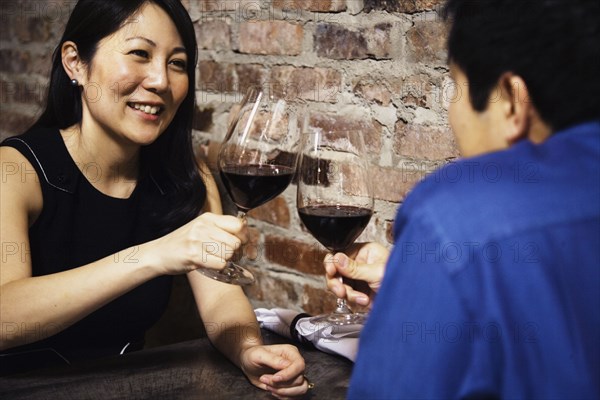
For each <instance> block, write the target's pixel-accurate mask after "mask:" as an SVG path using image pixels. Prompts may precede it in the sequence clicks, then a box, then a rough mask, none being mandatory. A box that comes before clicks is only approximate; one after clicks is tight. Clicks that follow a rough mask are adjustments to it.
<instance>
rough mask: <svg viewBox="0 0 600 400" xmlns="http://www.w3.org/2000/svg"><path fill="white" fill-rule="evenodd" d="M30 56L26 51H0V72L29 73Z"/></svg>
mask: <svg viewBox="0 0 600 400" xmlns="http://www.w3.org/2000/svg"><path fill="white" fill-rule="evenodd" d="M30 65H31V55H30V54H29V52H28V51H19V50H15V49H0V71H2V72H13V73H23V72H27V71H30Z"/></svg>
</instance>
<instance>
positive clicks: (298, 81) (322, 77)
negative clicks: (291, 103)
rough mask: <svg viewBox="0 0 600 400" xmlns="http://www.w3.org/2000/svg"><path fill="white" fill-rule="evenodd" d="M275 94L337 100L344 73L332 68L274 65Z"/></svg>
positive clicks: (272, 80)
mask: <svg viewBox="0 0 600 400" xmlns="http://www.w3.org/2000/svg"><path fill="white" fill-rule="evenodd" d="M271 82H273V85H274V86H273V89H274V92H275V93H274V94H275V95H276V96H279V97H283V96H284V93H285V97H286V98H288V99H289V98H292V99H293V98H300V99H303V100H311V101H318V102H329V103H335V102H337V97H338V94H339V93H340V92H341V90H342V89H341V88H342V74H341V72H340V71H337V70H334V69H331V68H296V67H291V66H282V67H273V69H272V71H271Z"/></svg>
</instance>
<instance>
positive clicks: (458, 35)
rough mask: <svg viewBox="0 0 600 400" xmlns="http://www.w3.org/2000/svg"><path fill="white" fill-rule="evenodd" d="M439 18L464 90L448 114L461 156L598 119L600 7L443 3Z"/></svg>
mask: <svg viewBox="0 0 600 400" xmlns="http://www.w3.org/2000/svg"><path fill="white" fill-rule="evenodd" d="M444 11H445V12H444V15H445V16H446V17H447V18H448V19H449V20H450V22H451V27H450V32H449V38H448V60H449V63H450V65H451V73H452V75H453V78H455V79H456V80H457V81H458V80H460V79H463V80H464V82H463V83H464V84H466V85H468V98H467V99H459V100H458V102H457V104H452V105H451V109H450V120H451V124H452V126H453V129H454V131H455V134H456V135H457V139H458V141H459V145H460V147H461V151H462V152H463V155H467V156H468V155H474V154H478V153H481V152H486V151H493V150H499V149H501V148H503V147H506V146H508V145H510V144H511V143H513V142H515V141H517V140H519V139H521V138H523V137H529V138H530V139H533V140H534V141H535V140H536V139H537V140H539V141H541V140H543V139H544V137H545V136H547V134H548V133H551V132H554V131H557V130H560V129H563V128H566V127H568V126H570V125H573V124H576V123H579V122H583V121H589V120H592V119H598V118H600V101H599V99H600V72H599V71H600V46H599V45H598V43H600V2H598V1H597V0H448V2H447V4H446V8H445V10H444ZM457 83H459V82H457ZM461 89H463V90H462V94H463V97H467V96H466V93H467V88H466V87H464V86H461ZM461 100H462V101H463V104H460V103H461ZM467 100H468V101H467ZM465 102H466V103H465ZM469 107H470V110H467V111H472V113H473V116H474V117H476V118H477V119H478V120H477V121H475V123H470V122H469V121H468V120H465V114H468V112H466V113H465V109H467V108H469ZM467 117H468V115H467ZM457 120H458V121H457ZM477 125H480V126H479V128H475V127H476V126H477ZM465 127H471V129H480V130H481V129H483V130H485V132H477V133H478V134H479V133H481V134H483V135H484V137H483V138H476V139H474V138H473V137H471V136H470V135H467V134H466V133H465V131H464V129H465ZM461 136H462V139H461ZM468 139H471V140H472V141H473V139H474V143H465V140H468Z"/></svg>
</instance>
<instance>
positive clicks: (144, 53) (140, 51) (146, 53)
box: [129, 50, 148, 58]
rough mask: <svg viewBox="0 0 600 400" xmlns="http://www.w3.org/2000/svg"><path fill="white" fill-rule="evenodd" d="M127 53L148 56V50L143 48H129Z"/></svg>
mask: <svg viewBox="0 0 600 400" xmlns="http://www.w3.org/2000/svg"><path fill="white" fill-rule="evenodd" d="M129 54H133V55H135V56H138V57H143V58H148V52H147V51H145V50H131V51H130V52H129Z"/></svg>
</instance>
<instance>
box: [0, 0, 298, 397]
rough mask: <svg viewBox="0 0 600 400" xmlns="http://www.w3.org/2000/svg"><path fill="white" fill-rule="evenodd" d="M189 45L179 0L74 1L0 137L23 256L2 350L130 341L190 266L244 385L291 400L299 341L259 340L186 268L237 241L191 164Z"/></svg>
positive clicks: (237, 312) (233, 295)
mask: <svg viewBox="0 0 600 400" xmlns="http://www.w3.org/2000/svg"><path fill="white" fill-rule="evenodd" d="M196 51H197V50H196V41H195V33H194V28H193V25H192V22H191V20H190V18H189V16H188V14H187V12H186V10H185V9H184V8H183V7H182V5H181V4H180V2H179V1H178V0H152V1H145V0H137V1H127V2H122V1H119V0H111V1H108V0H105V1H93V0H81V1H79V3H78V4H77V6H76V7H75V8H74V10H73V13H72V15H71V17H70V19H69V21H68V23H67V27H66V29H65V33H64V35H63V38H62V39H61V41H60V45H59V47H58V48H57V50H56V52H55V56H54V61H53V66H52V72H51V81H50V87H49V96H48V103H47V107H46V110H45V112H44V113H43V115H42V116H41V118H40V119H39V120H38V122H37V123H36V124H35V125H34V126H33V127H32V128H31V129H30V130H29V131H28V132H26V133H25V134H23V135H21V136H17V137H14V138H9V139H7V140H6V141H5V142H4V143H2V147H1V148H0V151H1V153H0V155H1V157H2V162H3V163H9V164H10V165H12V166H14V167H15V168H16V170H15V171H17V170H18V173H15V174H13V175H10V176H8V177H7V179H6V180H4V182H3V183H2V190H1V193H2V198H1V201H0V204H1V206H0V207H1V209H0V215H1V229H2V238H3V242H5V243H15V244H16V243H18V244H19V245H18V247H19V248H21V249H23V250H24V251H25V253H26V256H24V257H20V256H13V255H11V256H8V255H6V257H4V256H3V257H2V264H1V274H0V285H1V286H0V291H1V293H2V302H1V304H0V307H1V308H0V316H1V319H2V320H1V323H2V330H3V332H1V333H2V335H1V339H2V340H1V343H0V348H1V349H2V350H6V349H10V350H9V351H12V352H19V351H23V350H39V349H48V348H51V349H53V350H55V351H57V352H58V353H60V355H61V356H62V357H64V358H66V359H67V360H69V361H70V362H76V361H78V360H83V359H88V358H92V357H97V356H104V355H110V354H119V353H122V352H124V351H127V350H131V349H132V348H136V347H138V348H139V347H141V345H140V341H141V340H142V339H143V335H144V332H145V330H146V329H148V328H149V327H150V326H151V325H152V324H153V323H154V322H156V320H157V319H158V318H159V316H160V315H161V313H162V312H163V311H164V309H165V306H166V303H167V300H168V297H169V291H170V284H171V276H172V275H177V274H183V273H187V274H188V275H187V276H188V279H189V282H190V285H191V287H192V290H193V293H194V296H195V299H196V302H197V305H198V310H199V312H200V315H201V317H202V320H203V321H204V322H205V324H206V323H210V324H211V326H212V327H214V326H220V327H223V329H221V330H220V331H215V330H214V329H211V330H210V331H211V332H210V334H209V337H210V339H211V340H212V342H213V343H214V344H215V345H216V346H217V347H218V348H219V349H220V350H221V351H222V352H223V353H224V354H225V355H226V356H227V357H229V358H230V359H231V360H232V361H233V362H234V363H235V364H237V365H238V366H239V367H240V368H241V369H242V371H243V372H244V374H246V376H247V377H248V378H249V380H250V381H251V382H252V383H253V384H254V385H256V386H258V387H261V388H263V389H265V390H269V391H271V392H272V393H273V394H275V395H277V396H293V395H299V394H302V393H304V392H305V391H306V389H307V382H306V380H305V379H304V377H303V375H302V372H303V369H304V361H303V359H302V357H301V356H300V354H299V353H298V351H297V349H296V348H294V347H293V346H263V345H262V342H261V338H260V330H259V329H258V326H257V323H256V319H255V317H254V313H253V310H252V307H251V306H250V304H249V302H248V300H247V299H246V297H245V296H244V294H243V292H242V291H241V289H240V288H239V287H237V286H233V285H226V284H222V283H219V282H216V281H214V280H211V279H209V278H205V277H204V276H203V275H201V274H199V273H197V272H195V270H196V269H197V268H199V267H210V268H221V267H223V266H224V265H225V262H226V259H223V255H226V254H228V255H230V254H231V253H232V250H233V249H236V248H238V247H239V246H240V245H241V243H242V242H243V241H244V240H245V226H244V224H243V223H241V222H240V221H239V220H238V219H236V218H234V217H231V216H222V215H219V214H220V213H221V204H220V201H219V196H218V192H217V189H216V186H215V184H214V181H213V179H212V178H211V177H210V174H209V173H208V172H206V171H207V169H206V168H205V167H203V168H201V170H202V171H204V172H206V173H203V174H202V176H200V173H199V172H198V169H197V166H196V164H195V162H194V156H193V151H192V145H191V118H192V111H193V107H194V88H195V79H194V76H195V63H196ZM6 165H8V164H6ZM34 171H35V174H33V172H34ZM21 172H23V173H24V174H26V176H24V178H23V179H22V177H21V175H20V173H21ZM34 178H35V179H34ZM198 214H200V216H198ZM208 243H210V244H211V245H210V246H208V245H207V244H208ZM214 244H218V245H219V247H221V248H220V251H218V252H214V251H213V253H209V250H210V249H214V248H215V245H214ZM225 258H228V257H225ZM236 331H238V332H236ZM232 338H233V340H232ZM227 339H229V340H227Z"/></svg>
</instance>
